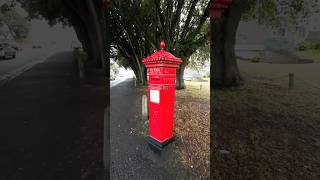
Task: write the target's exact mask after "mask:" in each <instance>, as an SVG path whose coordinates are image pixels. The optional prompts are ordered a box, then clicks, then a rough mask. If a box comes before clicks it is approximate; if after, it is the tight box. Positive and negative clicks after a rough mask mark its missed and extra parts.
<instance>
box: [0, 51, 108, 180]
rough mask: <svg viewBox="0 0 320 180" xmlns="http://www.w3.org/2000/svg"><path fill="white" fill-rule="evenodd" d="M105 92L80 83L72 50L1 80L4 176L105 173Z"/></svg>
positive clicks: (0, 154) (91, 175)
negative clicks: (103, 161)
mask: <svg viewBox="0 0 320 180" xmlns="http://www.w3.org/2000/svg"><path fill="white" fill-rule="evenodd" d="M105 97H106V93H105V90H103V89H101V88H96V87H95V86H94V85H88V84H86V85H83V84H81V83H80V81H79V79H78V77H77V75H76V66H75V64H74V59H73V56H72V53H71V52H59V53H56V54H54V55H53V56H51V57H49V58H48V59H47V60H46V61H45V62H43V63H40V64H37V65H35V66H34V67H33V68H31V69H29V70H28V71H26V72H24V73H23V74H21V75H20V76H18V77H16V78H15V79H13V80H11V81H9V82H7V83H6V84H4V85H2V86H0V102H1V104H0V120H1V125H0V142H1V145H0V159H1V161H0V169H1V173H0V179H5V180H17V179H45V180H51V179H52V180H57V179H62V180H63V179H66V180H73V179H75V180H76V179H77V180H78V179H99V178H101V174H102V136H103V129H102V125H101V124H102V123H103V115H104V108H105V104H106V102H105V100H104V99H105ZM88 134H91V135H92V136H93V137H91V136H90V135H88ZM98 137H101V138H100V139H99V138H98ZM89 141H90V142H89ZM99 168H100V169H99ZM99 173H101V174H99ZM81 177H82V178H81Z"/></svg>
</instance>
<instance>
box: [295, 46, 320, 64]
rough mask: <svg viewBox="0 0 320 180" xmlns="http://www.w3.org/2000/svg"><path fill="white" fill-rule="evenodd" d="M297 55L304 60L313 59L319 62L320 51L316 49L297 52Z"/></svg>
mask: <svg viewBox="0 0 320 180" xmlns="http://www.w3.org/2000/svg"><path fill="white" fill-rule="evenodd" d="M297 55H298V56H299V57H301V58H304V59H313V60H315V61H319V62H320V50H317V49H311V50H306V51H298V52H297Z"/></svg>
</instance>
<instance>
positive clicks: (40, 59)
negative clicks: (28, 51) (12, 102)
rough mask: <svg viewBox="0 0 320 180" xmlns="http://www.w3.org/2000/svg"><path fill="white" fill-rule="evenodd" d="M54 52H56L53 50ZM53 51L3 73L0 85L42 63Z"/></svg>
mask: <svg viewBox="0 0 320 180" xmlns="http://www.w3.org/2000/svg"><path fill="white" fill-rule="evenodd" d="M54 53H56V52H54ZM54 53H49V54H47V55H44V56H40V57H36V58H35V59H37V60H34V61H33V62H31V63H29V64H26V65H24V66H22V67H20V68H18V69H15V70H13V71H11V72H9V73H7V74H5V75H4V76H3V77H1V78H0V86H3V85H4V84H6V83H7V82H9V81H11V80H13V79H14V78H16V77H18V76H19V75H21V74H22V73H24V72H26V71H28V70H29V69H31V68H32V67H33V66H35V65H37V64H40V63H43V62H44V61H46V60H47V59H48V58H49V57H50V56H52V55H53V54H54Z"/></svg>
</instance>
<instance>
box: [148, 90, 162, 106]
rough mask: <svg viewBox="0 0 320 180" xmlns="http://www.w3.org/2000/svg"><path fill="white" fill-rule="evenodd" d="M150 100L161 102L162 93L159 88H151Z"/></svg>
mask: <svg viewBox="0 0 320 180" xmlns="http://www.w3.org/2000/svg"><path fill="white" fill-rule="evenodd" d="M150 102H154V103H157V104H159V103H160V93H159V90H154V89H151V90H150Z"/></svg>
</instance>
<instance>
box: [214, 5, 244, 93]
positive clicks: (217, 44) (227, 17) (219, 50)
mask: <svg viewBox="0 0 320 180" xmlns="http://www.w3.org/2000/svg"><path fill="white" fill-rule="evenodd" d="M240 19H241V8H240V6H239V4H238V3H232V4H231V5H230V7H229V8H228V9H227V10H226V12H225V13H224V15H223V17H221V19H219V20H213V19H212V18H211V19H210V26H211V42H210V60H211V62H212V63H211V65H212V66H211V76H212V78H211V79H212V80H211V87H212V88H225V87H236V86H240V85H242V84H243V80H242V78H241V76H240V72H239V68H238V64H237V60H236V57H235V52H234V49H235V42H236V32H237V29H238V25H239V22H240Z"/></svg>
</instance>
